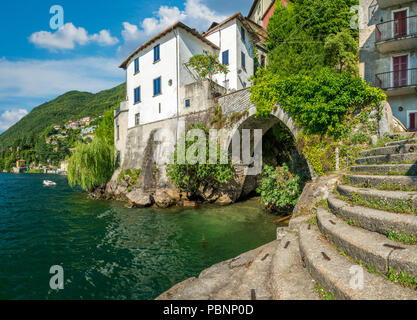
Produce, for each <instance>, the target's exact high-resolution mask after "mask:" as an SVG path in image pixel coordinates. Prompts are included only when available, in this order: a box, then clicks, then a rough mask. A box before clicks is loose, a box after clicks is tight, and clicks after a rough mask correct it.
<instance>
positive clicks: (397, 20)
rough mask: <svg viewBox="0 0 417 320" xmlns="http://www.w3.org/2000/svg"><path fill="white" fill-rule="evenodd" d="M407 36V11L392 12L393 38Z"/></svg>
mask: <svg viewBox="0 0 417 320" xmlns="http://www.w3.org/2000/svg"><path fill="white" fill-rule="evenodd" d="M406 35H407V10H403V11H397V12H394V37H395V38H398V37H404V36H406Z"/></svg>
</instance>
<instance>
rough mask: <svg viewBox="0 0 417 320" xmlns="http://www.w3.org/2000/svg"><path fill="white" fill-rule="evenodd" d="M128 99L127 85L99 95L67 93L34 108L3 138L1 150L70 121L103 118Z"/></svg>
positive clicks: (0, 137)
mask: <svg viewBox="0 0 417 320" xmlns="http://www.w3.org/2000/svg"><path fill="white" fill-rule="evenodd" d="M125 97H126V84H125V83H123V84H121V85H119V86H117V87H114V88H112V89H109V90H104V91H101V92H98V93H96V94H93V93H89V92H79V91H70V92H67V93H65V94H63V95H61V96H59V97H58V98H56V99H54V100H52V101H49V102H46V103H44V104H41V105H40V106H38V107H36V108H34V109H33V110H32V111H31V112H30V113H29V114H28V115H26V116H25V117H23V118H22V119H21V120H20V121H18V122H17V123H15V124H14V125H13V126H12V127H10V128H9V129H8V130H7V131H5V132H4V133H3V134H2V135H0V146H2V147H8V146H13V145H16V143H17V142H18V141H19V140H20V141H23V140H25V139H26V138H30V137H37V136H38V135H39V134H41V133H42V132H43V131H44V130H45V129H46V128H48V127H49V126H51V125H55V124H60V125H63V124H65V123H66V122H67V121H69V120H77V119H80V118H83V117H87V116H91V117H96V116H99V115H102V114H103V113H104V112H105V111H106V110H108V109H109V108H110V107H112V106H114V105H116V104H117V102H118V101H121V100H124V99H125Z"/></svg>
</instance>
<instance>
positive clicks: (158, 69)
mask: <svg viewBox="0 0 417 320" xmlns="http://www.w3.org/2000/svg"><path fill="white" fill-rule="evenodd" d="M260 30H262V31H260ZM262 32H264V30H263V29H262V27H261V26H258V25H256V24H255V23H254V22H252V21H250V20H248V19H246V18H244V17H243V16H242V15H241V14H240V13H237V14H235V15H233V16H232V17H230V18H229V19H227V20H226V21H223V22H221V23H213V24H212V26H211V27H210V28H209V30H208V31H207V32H205V33H203V35H201V34H200V33H199V32H198V31H196V30H195V29H191V28H189V27H188V26H186V25H184V24H183V23H181V22H177V23H175V24H174V25H172V26H170V27H169V28H167V29H165V30H164V31H162V32H161V33H159V34H158V35H156V36H155V37H153V38H152V39H150V40H148V41H146V42H145V43H144V44H142V45H141V46H140V47H139V48H137V49H136V50H135V51H134V52H133V53H132V54H131V55H130V56H129V57H128V58H127V59H126V60H125V61H124V62H123V63H122V64H121V65H120V67H121V68H123V69H125V70H126V87H127V96H126V98H127V101H126V102H125V103H123V108H122V109H123V110H122V111H123V112H128V117H127V119H128V120H127V121H128V124H127V128H134V127H136V126H140V125H144V124H148V123H152V122H156V121H161V120H165V119H170V118H173V117H176V116H178V115H180V114H184V113H186V112H191V111H194V112H195V111H197V109H200V110H201V109H202V108H204V107H205V106H203V103H199V104H201V105H199V106H196V105H194V106H191V104H192V102H191V99H189V98H187V95H186V92H187V90H184V88H185V87H186V86H189V85H191V84H193V83H196V81H197V77H196V75H195V73H194V72H193V71H192V70H190V69H189V68H187V67H186V66H185V63H186V62H188V61H189V59H190V58H191V57H192V56H194V55H197V54H203V53H207V52H210V53H214V54H216V55H218V56H219V60H220V61H221V62H222V63H224V64H227V65H228V68H229V71H230V72H229V73H228V74H227V75H226V76H224V75H217V76H215V77H214V79H213V80H214V81H215V82H217V84H218V85H220V86H222V87H224V88H227V89H228V90H239V89H243V88H246V87H249V86H250V80H249V78H250V77H251V76H252V75H253V74H254V72H255V69H256V66H257V65H258V64H257V61H255V50H254V47H255V46H258V49H261V50H260V51H262V47H261V46H259V44H260V43H261V42H262V37H263V36H265V34H262ZM196 88H197V87H196ZM196 88H193V90H194V97H195V96H198V94H196V93H195V90H196ZM188 91H190V90H188ZM194 100H196V99H195V98H194ZM118 121H119V120H118V119H117V120H116V127H118V126H119V125H120V126H123V127H124V125H123V124H119V123H117V122H118Z"/></svg>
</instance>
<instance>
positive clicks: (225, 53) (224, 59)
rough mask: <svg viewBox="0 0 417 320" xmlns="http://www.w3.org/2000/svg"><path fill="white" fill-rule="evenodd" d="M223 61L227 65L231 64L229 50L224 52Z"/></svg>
mask: <svg viewBox="0 0 417 320" xmlns="http://www.w3.org/2000/svg"><path fill="white" fill-rule="evenodd" d="M222 63H223V64H224V65H226V66H228V65H229V50H226V51H223V54H222Z"/></svg>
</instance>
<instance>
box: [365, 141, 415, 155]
mask: <svg viewBox="0 0 417 320" xmlns="http://www.w3.org/2000/svg"><path fill="white" fill-rule="evenodd" d="M416 151H417V146H416V145H415V144H398V145H391V146H387V147H382V148H375V149H370V150H367V151H363V152H361V153H360V154H361V156H363V157H371V156H382V155H387V154H399V153H412V152H416Z"/></svg>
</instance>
